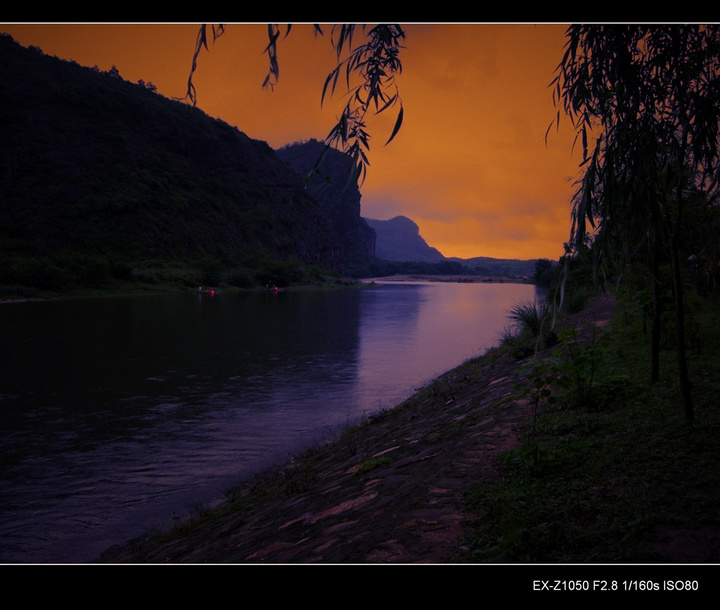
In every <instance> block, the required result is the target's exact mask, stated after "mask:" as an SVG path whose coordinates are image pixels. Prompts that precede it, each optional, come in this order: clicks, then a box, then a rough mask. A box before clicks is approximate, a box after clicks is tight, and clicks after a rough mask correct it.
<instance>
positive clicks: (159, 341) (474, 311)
mask: <svg viewBox="0 0 720 610" xmlns="http://www.w3.org/2000/svg"><path fill="white" fill-rule="evenodd" d="M533 296H534V287H532V286H528V285H519V284H454V283H452V284H439V283H430V284H423V283H417V284H388V285H381V286H377V287H373V288H368V289H364V290H340V291H336V292H332V291H330V292H325V291H317V292H292V291H287V292H283V293H279V294H216V295H215V296H214V297H211V296H209V295H202V296H198V295H162V296H143V297H126V298H107V299H87V300H73V301H55V302H42V303H22V304H3V305H2V308H1V309H0V340H1V341H2V344H3V345H4V346H12V347H11V349H5V350H4V352H3V356H2V358H3V362H2V370H1V371H0V375H2V377H1V378H0V382H1V383H0V424H1V425H2V427H1V430H2V433H1V434H2V436H1V437H0V438H1V443H0V464H2V476H1V477H0V561H4V562H8V561H10V562H73V561H90V560H92V559H94V558H95V557H96V556H97V555H98V554H99V553H100V552H102V551H103V550H104V549H105V548H107V547H108V546H110V545H112V544H116V543H119V542H123V541H125V540H127V539H129V538H131V537H133V536H136V535H139V534H141V533H143V532H144V531H146V530H147V528H148V527H149V526H151V525H152V524H155V523H158V522H159V521H161V520H164V519H166V518H168V517H170V516H172V515H173V514H181V513H184V512H185V511H187V510H189V509H192V508H193V507H196V506H197V505H200V504H202V503H204V502H207V501H209V500H211V499H212V498H215V497H218V496H220V495H221V494H222V492H223V491H224V490H226V489H227V488H228V487H229V485H231V484H232V483H233V482H236V481H238V480H240V479H242V478H243V477H246V476H248V475H249V474H252V473H253V472H257V471H258V470H260V469H261V468H262V467H265V466H267V465H270V464H272V463H276V462H278V461H284V460H285V459H286V458H287V457H288V455H290V454H292V453H293V452H295V451H297V450H299V449H300V448H301V447H303V446H306V445H308V444H310V443H311V442H315V441H318V440H321V439H323V438H329V437H330V436H331V435H332V434H334V433H335V432H336V431H337V430H338V429H339V427H341V426H342V425H344V424H346V423H348V422H351V421H354V420H356V419H357V418H359V417H361V416H363V415H367V414H369V413H371V412H373V411H376V410H378V409H380V408H388V407H391V406H393V405H395V404H397V403H398V402H400V401H401V400H402V399H404V398H406V397H407V396H409V395H410V394H411V393H412V391H413V390H414V389H416V388H418V387H420V386H421V385H423V384H424V383H426V382H427V381H430V380H431V379H433V378H435V377H437V376H438V375H440V374H442V373H443V372H445V371H446V370H448V369H450V368H452V367H454V366H456V365H458V364H460V363H461V362H463V361H464V360H466V359H467V358H470V357H473V356H475V355H477V354H479V353H482V352H483V351H485V349H487V348H488V347H490V346H492V345H494V344H496V343H497V341H498V338H499V334H500V332H501V331H502V329H503V328H504V327H505V326H506V324H507V312H508V311H509V310H510V308H511V307H513V305H515V304H517V303H518V302H520V301H523V300H526V299H529V298H533Z"/></svg>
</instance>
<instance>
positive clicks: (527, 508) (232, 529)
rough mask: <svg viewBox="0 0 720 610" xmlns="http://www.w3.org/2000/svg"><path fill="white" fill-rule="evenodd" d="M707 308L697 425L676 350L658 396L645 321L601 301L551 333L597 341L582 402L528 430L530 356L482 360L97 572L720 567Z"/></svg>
mask: <svg viewBox="0 0 720 610" xmlns="http://www.w3.org/2000/svg"><path fill="white" fill-rule="evenodd" d="M709 311H710V312H711V313H710V316H709V317H705V316H704V314H703V312H701V311H698V312H697V323H698V324H700V325H704V328H703V339H704V352H699V353H695V352H694V351H693V352H691V354H690V360H691V365H692V366H693V383H694V390H695V392H696V395H697V405H696V412H697V415H698V416H697V421H696V422H694V423H693V424H692V425H688V424H687V422H684V421H683V417H682V410H681V409H680V408H679V406H678V401H677V390H676V388H675V385H674V383H673V380H674V375H673V374H672V361H673V359H672V352H671V353H670V354H664V355H663V361H664V362H665V361H667V364H666V365H665V366H666V367H668V368H667V370H665V371H664V378H667V379H668V381H667V382H662V383H659V384H657V385H656V386H653V387H650V386H649V385H648V384H647V383H645V382H644V380H643V379H642V378H641V376H642V375H644V371H645V370H646V369H647V353H648V352H647V351H646V345H647V341H649V338H648V337H646V336H645V335H644V334H643V333H642V330H641V329H642V320H641V312H639V309H638V308H637V307H636V306H635V305H634V304H633V303H632V301H630V300H629V299H625V300H624V301H623V304H622V306H621V307H617V306H616V304H615V300H614V299H613V298H611V297H609V296H607V295H601V296H597V297H595V298H594V299H592V300H591V302H590V304H589V306H588V307H586V308H585V309H584V310H583V311H582V312H580V313H579V314H576V315H574V316H569V317H567V318H565V319H563V320H561V322H560V325H559V326H558V328H557V331H558V332H559V333H562V330H563V329H582V330H583V332H584V335H583V336H584V339H583V341H585V342H586V343H585V346H586V348H587V349H588V350H592V351H587V352H584V353H585V355H587V354H591V353H592V354H596V353H598V354H599V351H598V352H596V351H595V348H596V347H598V346H601V351H602V353H603V357H602V359H601V360H602V362H600V361H598V363H597V370H596V371H595V376H596V377H595V384H596V387H597V388H598V392H597V393H596V394H595V398H594V399H593V400H592V401H588V402H587V404H584V405H581V406H579V407H578V406H576V407H569V406H568V403H563V402H559V403H558V404H553V405H552V406H551V405H550V403H547V405H541V408H540V410H539V412H538V418H537V420H534V418H533V403H532V401H531V397H532V394H531V393H530V394H529V393H527V392H524V391H522V390H519V389H518V385H517V383H518V381H519V379H520V378H519V377H518V371H519V370H520V369H521V367H522V366H524V365H525V364H527V363H528V362H529V361H530V359H529V358H528V357H526V358H524V359H522V360H518V359H517V355H512V354H511V353H510V351H509V350H507V349H503V348H502V347H500V348H497V349H493V350H489V352H488V353H487V354H486V355H484V356H481V357H479V358H476V359H473V360H470V361H468V362H466V363H465V364H463V365H461V366H460V367H458V368H456V369H454V370H452V371H449V372H448V373H447V374H445V375H443V376H441V377H439V378H438V379H436V380H435V381H434V382H433V383H432V384H430V385H428V386H427V387H424V388H422V389H420V390H418V392H417V393H416V395H415V396H413V397H412V398H411V399H409V400H408V401H406V402H405V403H403V404H401V405H399V406H397V407H395V408H394V409H390V410H387V411H384V412H382V413H379V414H377V415H375V416H372V417H370V418H368V420H367V421H365V422H364V423H362V424H361V425H358V426H353V427H350V428H348V429H347V430H345V431H344V432H343V433H342V434H341V435H340V436H339V438H337V439H336V440H334V441H333V442H331V443H329V444H326V445H323V446H319V447H313V448H310V449H308V450H307V451H305V452H304V453H303V454H301V455H298V456H296V457H295V458H294V459H293V460H291V461H289V462H288V463H286V464H282V465H279V466H278V467H277V468H274V469H270V470H268V471H266V472H264V473H262V474H260V475H258V476H256V477H253V478H252V479H251V480H249V481H247V482H245V483H244V484H242V485H240V486H239V487H237V488H236V489H234V490H231V491H230V492H228V494H227V500H226V501H225V502H223V503H222V504H221V505H220V506H217V507H214V508H210V509H208V510H206V511H202V512H199V513H198V514H197V515H196V516H195V517H193V518H192V519H190V520H189V521H186V522H178V523H177V524H176V525H175V526H174V527H173V528H172V529H171V530H169V531H164V532H150V533H148V535H147V536H146V537H143V538H142V539H138V540H135V541H132V542H130V543H128V544H127V545H125V546H123V547H115V548H113V549H109V550H108V551H107V552H106V553H105V554H104V555H103V556H102V557H101V558H100V559H99V561H100V562H104V563H247V564H258V563H295V564H297V563H342V564H346V563H443V564H445V563H465V562H498V561H500V562H511V563H517V562H524V563H527V562H530V563H536V562H549V563H557V562H561V563H566V562H571V563H577V562H579V563H585V562H600V563H616V562H630V563H635V562H669V563H676V562H680V563H705V562H717V561H718V559H719V557H720V555H719V553H720V552H719V551H718V549H720V529H719V527H718V521H717V515H718V514H720V471H719V469H718V468H717V463H718V460H719V459H720V417H719V416H718V409H717V400H716V396H717V391H718V387H717V386H718V382H716V381H715V380H716V379H718V378H720V376H718V374H717V373H718V372H719V371H718V370H717V369H718V365H717V364H716V360H717V359H716V358H712V357H708V356H709V355H710V354H717V349H718V345H720V341H718V334H719V333H718V329H717V327H716V325H715V323H714V319H715V318H714V317H713V316H714V315H715V314H714V313H712V307H710V309H709ZM701 314H703V315H701ZM593 328H594V329H595V331H593V332H590V331H591V329H593ZM597 333H602V335H603V336H602V339H601V340H600V341H601V343H598V344H595V341H596V339H597V337H598V336H599V335H598V334H597ZM552 349H553V348H550V351H545V352H540V353H539V354H538V357H539V359H540V361H542V360H543V359H544V358H545V359H548V360H546V361H547V362H549V361H550V359H551V358H553V356H552ZM593 357H594V356H593Z"/></svg>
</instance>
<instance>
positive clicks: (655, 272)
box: [650, 257, 662, 383]
mask: <svg viewBox="0 0 720 610" xmlns="http://www.w3.org/2000/svg"><path fill="white" fill-rule="evenodd" d="M654 258H655V260H654V261H653V264H652V298H653V318H652V327H651V331H650V382H651V383H656V382H657V380H658V379H659V378H660V329H661V323H662V320H661V316H662V301H661V296H660V265H659V263H658V260H657V257H654Z"/></svg>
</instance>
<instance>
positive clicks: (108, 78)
mask: <svg viewBox="0 0 720 610" xmlns="http://www.w3.org/2000/svg"><path fill="white" fill-rule="evenodd" d="M0 83H2V96H0V133H2V145H1V146H0V285H4V286H6V287H7V286H15V287H17V286H34V287H37V288H41V289H55V290H66V289H72V288H76V287H82V286H98V285H107V284H109V283H110V284H111V283H113V282H119V281H125V280H132V279H137V278H138V277H144V278H145V279H148V280H150V279H156V280H164V279H167V278H168V277H170V276H171V275H172V274H178V275H183V281H186V282H187V283H188V284H192V283H194V282H198V281H202V282H205V281H211V280H212V281H216V280H217V281H219V280H221V279H224V280H226V281H229V279H230V278H234V281H235V282H236V283H244V282H246V281H263V279H267V280H268V281H270V279H269V276H268V277H267V278H264V277H262V272H263V269H266V268H269V269H270V270H269V271H268V272H267V273H268V274H270V275H272V276H274V277H273V280H276V281H277V280H279V279H280V276H281V275H282V273H283V269H287V268H291V267H293V268H295V267H298V265H314V266H318V267H322V268H324V269H327V270H337V271H342V267H343V251H342V247H341V244H340V240H339V238H338V236H337V233H336V231H335V229H334V227H333V226H332V223H331V222H330V221H329V220H328V218H327V217H326V215H325V214H324V213H323V211H322V210H321V208H320V206H319V205H318V203H317V202H316V201H315V199H314V198H313V197H312V196H311V195H310V194H309V193H308V192H307V191H306V190H305V188H304V184H303V181H302V179H300V178H299V177H298V175H297V174H296V173H295V172H294V171H292V170H291V169H290V168H289V167H288V166H287V164H286V163H284V162H283V161H281V160H280V159H278V157H277V155H276V154H275V152H274V151H273V150H272V149H271V148H270V147H269V146H268V145H267V144H266V143H265V142H261V141H257V140H252V139H250V138H248V137H247V136H246V135H245V134H244V133H242V132H241V131H239V130H238V129H236V128H234V127H232V126H230V125H228V124H226V123H224V122H222V121H220V120H216V119H213V118H211V117H209V116H207V115H206V114H204V113H203V112H201V111H200V110H199V109H197V108H193V107H191V106H188V105H187V104H184V103H181V102H178V101H174V100H170V99H167V98H165V97H163V96H161V95H158V94H157V93H155V92H154V91H153V87H152V86H151V85H146V84H143V83H139V84H135V83H130V82H127V81H125V80H123V79H122V77H121V75H119V74H117V72H116V71H115V70H112V71H110V72H107V73H104V72H100V71H98V70H97V69H94V70H93V69H90V68H84V67H81V66H79V65H77V64H76V63H74V62H68V61H63V60H60V59H58V58H54V57H50V56H47V55H44V54H42V52H40V50H38V49H34V48H30V49H26V48H24V47H22V46H20V45H18V44H17V43H15V41H14V40H12V38H11V37H9V36H7V35H2V36H0ZM180 269H182V270H184V271H183V272H181V271H179V270H180ZM143 274H144V275H143ZM266 275H267V274H266ZM8 289H9V288H8Z"/></svg>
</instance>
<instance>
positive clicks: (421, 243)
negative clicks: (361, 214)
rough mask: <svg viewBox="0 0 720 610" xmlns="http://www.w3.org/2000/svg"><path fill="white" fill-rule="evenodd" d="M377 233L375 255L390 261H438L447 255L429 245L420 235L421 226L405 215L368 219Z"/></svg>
mask: <svg viewBox="0 0 720 610" xmlns="http://www.w3.org/2000/svg"><path fill="white" fill-rule="evenodd" d="M367 222H368V224H369V225H370V226H371V227H372V228H373V229H375V233H376V235H377V241H376V247H375V256H377V257H378V258H380V259H383V260H388V261H401V262H402V261H416V262H427V263H437V262H440V261H443V260H445V257H444V256H443V255H442V254H441V253H440V252H439V251H438V250H437V249H436V248H433V247H431V246H429V245H428V244H427V243H426V241H425V240H424V239H423V238H422V236H421V235H420V229H419V227H418V226H417V225H416V224H415V223H414V222H413V221H412V220H410V219H409V218H407V217H405V216H396V217H395V218H392V219H390V220H373V219H367Z"/></svg>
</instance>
